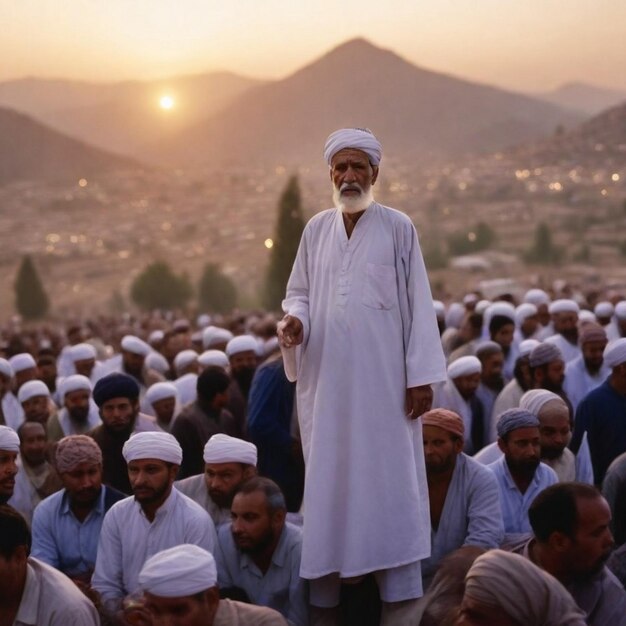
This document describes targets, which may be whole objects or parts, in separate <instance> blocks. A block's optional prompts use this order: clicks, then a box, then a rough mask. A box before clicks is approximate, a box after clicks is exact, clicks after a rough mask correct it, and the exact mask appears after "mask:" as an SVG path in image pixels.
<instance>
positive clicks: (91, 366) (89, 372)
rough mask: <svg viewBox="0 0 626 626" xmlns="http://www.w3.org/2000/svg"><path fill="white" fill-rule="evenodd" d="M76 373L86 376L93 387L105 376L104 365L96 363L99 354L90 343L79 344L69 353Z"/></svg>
mask: <svg viewBox="0 0 626 626" xmlns="http://www.w3.org/2000/svg"><path fill="white" fill-rule="evenodd" d="M68 356H69V359H70V361H71V363H72V365H73V369H74V373H76V374H81V375H82V376H86V377H87V378H88V379H89V380H90V381H91V384H92V385H95V384H96V382H98V379H100V378H102V376H104V375H105V373H106V372H105V371H104V367H103V365H102V363H99V362H97V361H96V357H97V356H98V353H97V352H96V349H95V347H94V346H92V345H91V344H90V343H77V344H76V345H75V346H72V347H71V348H70V349H69V352H68Z"/></svg>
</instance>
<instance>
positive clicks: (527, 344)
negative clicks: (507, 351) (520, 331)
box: [517, 339, 541, 356]
mask: <svg viewBox="0 0 626 626" xmlns="http://www.w3.org/2000/svg"><path fill="white" fill-rule="evenodd" d="M540 343H541V342H540V341H537V340H536V339H524V341H521V342H520V344H519V346H517V351H518V353H519V355H520V356H528V355H529V354H530V353H531V352H532V351H533V350H534V349H535V348H536V347H537V346H538V345H539V344H540Z"/></svg>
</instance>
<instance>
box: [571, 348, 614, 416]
mask: <svg viewBox="0 0 626 626" xmlns="http://www.w3.org/2000/svg"><path fill="white" fill-rule="evenodd" d="M610 373H611V368H610V367H607V366H606V365H604V364H602V367H601V368H600V370H599V371H598V373H597V374H596V375H595V376H592V375H591V374H590V373H589V371H588V370H587V368H586V367H585V361H584V359H583V356H582V354H581V355H580V356H579V357H578V358H577V359H575V360H573V361H570V362H569V363H568V364H567V365H566V366H565V380H564V381H563V391H565V393H566V394H567V398H568V399H569V401H570V402H571V403H572V409H574V414H576V409H577V408H578V405H579V404H580V403H581V401H582V399H583V398H584V397H585V396H586V395H587V394H588V393H589V392H590V391H593V390H594V389H595V388H596V387H599V386H600V385H601V384H602V383H603V382H604V381H605V380H606V379H607V378H608V377H609V374H610Z"/></svg>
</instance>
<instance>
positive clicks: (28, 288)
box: [14, 255, 50, 320]
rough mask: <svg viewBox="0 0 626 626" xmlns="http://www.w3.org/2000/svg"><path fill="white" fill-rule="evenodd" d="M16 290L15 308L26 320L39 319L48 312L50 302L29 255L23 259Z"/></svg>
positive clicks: (16, 279) (16, 280) (16, 281)
mask: <svg viewBox="0 0 626 626" xmlns="http://www.w3.org/2000/svg"><path fill="white" fill-rule="evenodd" d="M14 289H15V308H16V309H17V311H18V313H19V314H20V315H22V317H24V319H27V320H33V319H38V318H40V317H43V316H44V315H45V314H46V313H47V312H48V308H49V307H50V301H49V300H48V295H47V294H46V291H45V289H44V287H43V284H42V282H41V280H40V278H39V274H38V273H37V268H36V267H35V265H34V263H33V260H32V259H31V258H30V256H29V255H26V256H24V257H22V263H21V264H20V268H19V270H18V271H17V277H16V278H15V284H14Z"/></svg>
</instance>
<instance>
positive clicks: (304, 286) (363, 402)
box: [283, 203, 445, 579]
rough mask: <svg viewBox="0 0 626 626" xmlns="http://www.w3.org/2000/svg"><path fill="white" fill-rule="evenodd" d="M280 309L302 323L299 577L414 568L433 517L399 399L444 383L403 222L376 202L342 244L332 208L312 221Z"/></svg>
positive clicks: (415, 431)
mask: <svg viewBox="0 0 626 626" xmlns="http://www.w3.org/2000/svg"><path fill="white" fill-rule="evenodd" d="M283 308H284V310H285V312H286V313H289V314H291V315H294V316H296V317H298V318H299V319H300V320H301V321H302V323H303V326H304V342H303V344H302V346H301V347H300V348H299V349H298V354H299V356H300V358H299V359H298V362H297V379H298V385H297V401H298V416H299V420H300V431H301V435H302V443H303V449H304V457H305V462H306V483H305V491H304V510H305V511H306V513H305V517H304V540H303V549H302V568H301V575H302V576H303V577H304V578H309V579H316V578H321V577H323V576H325V575H327V574H331V573H339V574H340V575H341V576H343V577H351V576H358V575H361V574H364V573H367V572H372V571H377V570H388V569H393V568H397V567H400V566H403V565H407V564H414V563H415V564H417V562H418V561H420V560H421V559H423V558H425V557H427V556H429V554H430V516H429V507H428V496H427V483H426V473H425V469H424V451H423V442H422V432H421V430H422V429H421V423H420V421H419V420H410V419H408V418H407V416H406V413H405V407H404V403H405V394H406V388H408V387H416V386H419V385H426V384H431V383H435V382H438V381H441V380H444V379H445V360H444V357H443V352H442V349H441V343H440V339H439V333H438V331H437V323H436V318H435V312H434V308H433V304H432V299H431V294H430V288H429V285H428V279H427V276H426V271H425V268H424V263H423V260H422V255H421V251H420V248H419V243H418V240H417V233H416V232H415V228H414V227H413V224H412V223H411V221H410V220H409V218H408V217H407V216H406V215H404V214H402V213H400V212H398V211H395V210H393V209H389V208H387V207H383V206H381V205H379V204H377V203H373V204H372V205H370V207H369V208H368V209H367V210H366V211H365V213H364V214H363V216H362V217H361V218H360V219H359V221H358V222H357V224H356V226H355V228H354V230H353V232H352V235H351V237H350V238H349V239H348V237H347V235H346V230H345V226H344V223H343V218H342V215H341V213H340V212H339V211H338V210H336V209H330V210H328V211H324V212H322V213H319V214H318V215H316V216H315V217H313V219H312V220H311V221H310V222H309V223H308V224H307V226H306V228H305V230H304V233H303V236H302V240H301V242H300V247H299V250H298V255H297V258H296V261H295V263H294V267H293V271H292V274H291V277H290V279H289V284H288V286H287V298H286V299H285V301H284V302H283ZM285 352H293V349H292V350H287V351H285ZM287 360H288V361H289V359H287ZM286 370H287V371H289V367H288V365H286ZM389 511H393V515H389Z"/></svg>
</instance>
